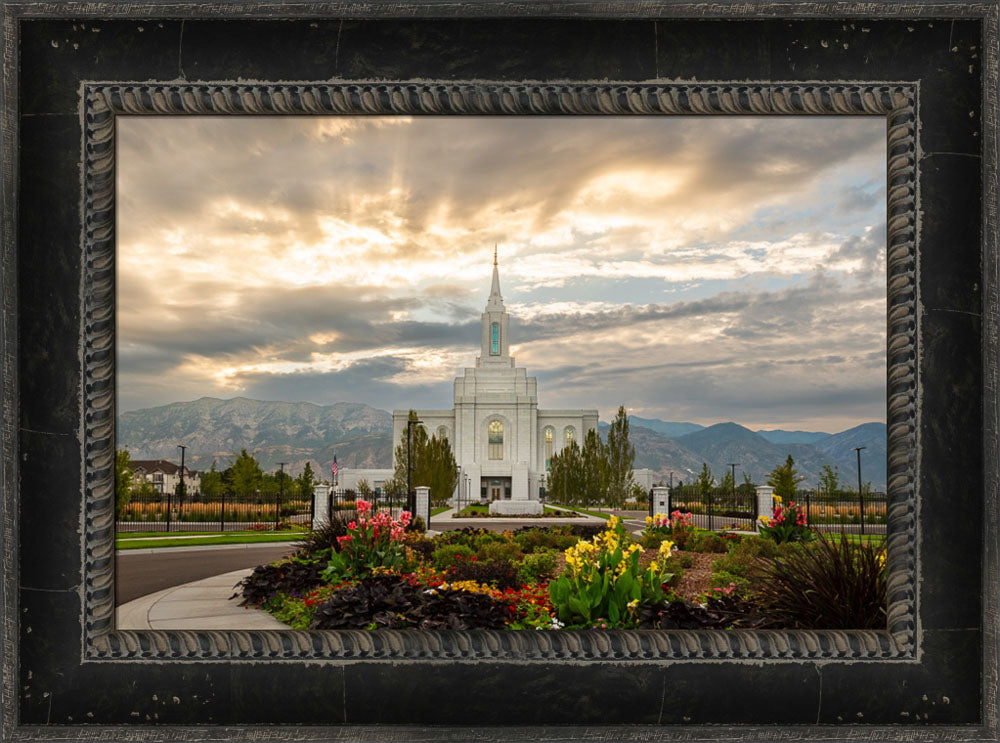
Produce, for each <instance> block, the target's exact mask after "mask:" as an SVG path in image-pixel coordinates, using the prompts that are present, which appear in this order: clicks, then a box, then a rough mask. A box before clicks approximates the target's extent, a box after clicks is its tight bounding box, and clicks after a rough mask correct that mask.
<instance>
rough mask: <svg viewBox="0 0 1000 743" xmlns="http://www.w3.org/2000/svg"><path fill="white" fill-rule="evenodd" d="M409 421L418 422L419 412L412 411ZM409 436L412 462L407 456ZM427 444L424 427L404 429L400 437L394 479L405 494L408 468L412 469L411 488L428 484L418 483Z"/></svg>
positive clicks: (394, 459) (395, 457)
mask: <svg viewBox="0 0 1000 743" xmlns="http://www.w3.org/2000/svg"><path fill="white" fill-rule="evenodd" d="M408 419H409V420H411V421H415V420H417V411H415V410H411V411H410V415H409V418H408ZM407 435H409V437H410V441H409V452H410V459H411V460H412V461H408V460H407V456H406V452H407V441H406V437H407ZM427 444H428V439H427V429H425V428H424V427H423V426H422V425H417V426H406V427H405V428H403V433H402V434H401V435H400V438H399V444H398V445H397V446H396V452H395V456H394V457H393V461H394V462H395V465H394V467H395V473H394V474H393V479H395V480H396V481H397V482H399V483H400V484H401V485H402V487H403V491H404V492H405V491H406V483H407V478H406V470H407V468H408V467H409V469H410V478H409V482H410V486H411V487H414V488H415V487H417V486H418V485H426V484H427V483H423V482H418V477H417V474H418V472H419V471H420V460H421V457H422V456H424V455H425V454H426V451H427Z"/></svg>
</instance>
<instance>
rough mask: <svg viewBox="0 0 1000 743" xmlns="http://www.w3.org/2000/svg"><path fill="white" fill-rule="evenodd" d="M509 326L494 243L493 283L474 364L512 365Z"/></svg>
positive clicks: (508, 316)
mask: <svg viewBox="0 0 1000 743" xmlns="http://www.w3.org/2000/svg"><path fill="white" fill-rule="evenodd" d="M509 327H510V315H508V314H507V308H506V307H504V306H503V297H502V296H501V295H500V267H499V262H498V261H497V246H496V245H494V246H493V284H492V286H491V287H490V296H489V298H488V299H487V300H486V309H485V310H484V311H483V328H482V355H481V356H480V357H479V359H478V360H477V362H476V366H483V365H493V364H502V365H504V366H511V365H513V360H512V359H511V358H510V351H509V344H508V338H507V330H508V328H509Z"/></svg>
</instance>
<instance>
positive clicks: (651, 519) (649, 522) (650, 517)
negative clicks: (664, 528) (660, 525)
mask: <svg viewBox="0 0 1000 743" xmlns="http://www.w3.org/2000/svg"><path fill="white" fill-rule="evenodd" d="M652 523H653V517H652V516H647V517H646V524H647V525H649V524H652Z"/></svg>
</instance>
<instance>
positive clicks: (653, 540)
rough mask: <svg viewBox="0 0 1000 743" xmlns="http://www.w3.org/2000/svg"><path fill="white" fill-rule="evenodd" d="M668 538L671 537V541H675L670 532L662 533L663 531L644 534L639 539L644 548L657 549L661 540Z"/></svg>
mask: <svg viewBox="0 0 1000 743" xmlns="http://www.w3.org/2000/svg"><path fill="white" fill-rule="evenodd" d="M666 539H670V541H673V539H671V538H670V535H669V534H661V533H652V534H643V535H642V537H641V538H640V539H639V544H641V545H642V548H643V549H644V550H655V549H657V548H658V547H659V546H660V542H662V541H664V540H666Z"/></svg>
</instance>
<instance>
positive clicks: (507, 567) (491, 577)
mask: <svg viewBox="0 0 1000 743" xmlns="http://www.w3.org/2000/svg"><path fill="white" fill-rule="evenodd" d="M448 580H453V581H458V580H474V581H475V582H476V583H482V584H485V585H490V586H493V587H494V588H497V589H499V590H501V591H503V590H506V589H508V588H517V587H518V586H519V585H521V583H520V579H519V578H518V571H517V568H515V567H514V563H512V562H510V561H509V560H489V561H486V562H476V561H473V560H466V559H463V558H459V559H457V560H456V561H455V565H454V567H452V568H450V569H449V570H448Z"/></svg>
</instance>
